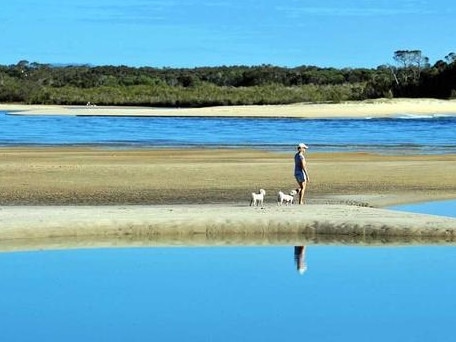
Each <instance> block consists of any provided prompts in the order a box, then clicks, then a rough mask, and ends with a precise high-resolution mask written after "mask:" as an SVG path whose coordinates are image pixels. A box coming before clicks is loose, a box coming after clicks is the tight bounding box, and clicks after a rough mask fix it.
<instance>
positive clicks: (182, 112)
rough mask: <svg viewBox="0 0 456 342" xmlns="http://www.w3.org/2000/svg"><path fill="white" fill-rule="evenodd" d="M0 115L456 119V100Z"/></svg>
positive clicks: (15, 110)
mask: <svg viewBox="0 0 456 342" xmlns="http://www.w3.org/2000/svg"><path fill="white" fill-rule="evenodd" d="M0 111H5V112H8V113H9V114H12V115H62V116H144V117H148V116H152V117H153V116H156V117H160V116H165V117H173V116H175V117H177V116H186V117H198V116H199V117H270V118H281V117H283V118H286V117H288V118H365V117H396V116H402V115H456V100H437V99H405V98H401V99H377V100H368V101H360V102H355V101H354V102H343V103H331V104H310V103H298V104H290V105H263V106H260V105H253V106H217V107H203V108H157V107H120V106H60V105H23V104H0Z"/></svg>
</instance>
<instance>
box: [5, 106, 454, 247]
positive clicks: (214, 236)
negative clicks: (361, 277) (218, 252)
mask: <svg viewBox="0 0 456 342" xmlns="http://www.w3.org/2000/svg"><path fill="white" fill-rule="evenodd" d="M0 111H8V112H10V113H12V112H14V113H15V114H21V115H24V114H26V115H43V114H46V115H134V116H142V115H144V116H154V115H155V116H163V115H166V116H191V115H194V116H253V117H255V116H262V117H309V118H310V117H312V118H314V117H369V116H371V117H375V116H377V117H378V116H395V115H404V114H410V115H439V114H453V115H454V114H455V113H456V101H441V100H433V99H416V100H415V99H414V100H410V99H395V100H378V101H366V102H359V103H355V102H350V103H342V104H320V105H315V104H296V105H287V106H235V107H211V108H199V109H157V108H136V107H135V108H125V107H122V108H118V107H86V106H68V107H67V106H65V107H63V106H25V105H0ZM293 153H294V151H290V153H289V154H280V153H269V152H265V151H250V150H190V149H189V150H184V151H182V150H180V151H177V150H128V151H122V150H101V149H95V148H29V147H18V148H2V149H0V175H1V184H0V185H1V191H0V206H1V207H0V250H24V249H36V248H71V247H88V246H94V247H95V246H118V245H122V246H125V245H151V244H152V245H156V244H183V243H185V244H188V243H195V244H198V245H201V244H246V243H253V244H277V243H282V244H291V243H293V244H296V243H312V242H315V241H322V240H324V241H335V240H334V238H333V236H338V238H337V241H340V240H342V241H349V242H358V243H366V242H374V243H379V242H385V241H386V242H391V241H392V240H391V239H393V238H394V239H397V238H400V239H401V240H400V241H403V242H404V241H408V242H410V241H412V242H418V243H421V242H422V241H427V242H429V241H431V240H429V239H434V240H432V241H437V242H442V241H444V242H451V241H454V239H455V238H456V219H450V218H442V217H437V216H428V215H418V214H405V213H396V212H393V211H391V210H386V209H381V207H385V206H388V205H393V204H401V203H410V202H419V201H428V200H438V199H454V198H456V155H438V156H432V155H422V156H385V155H373V154H365V153H335V154H331V153H328V154H313V153H310V154H309V155H308V162H309V169H310V172H311V175H312V182H311V183H310V184H309V186H308V191H307V204H306V205H304V206H298V205H294V206H290V207H278V206H277V204H276V193H277V192H278V191H279V190H282V191H289V190H291V189H293V188H295V187H296V184H295V181H294V179H293V177H292V155H293ZM176 156H178V157H176ZM259 188H264V189H266V192H267V194H266V201H265V206H264V208H251V207H249V206H248V204H249V199H250V193H251V192H252V191H257V190H258V189H259ZM322 236H325V237H326V238H322ZM423 239H424V240H423ZM189 241H190V242H189ZM427 242H426V243H427Z"/></svg>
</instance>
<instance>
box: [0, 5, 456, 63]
mask: <svg viewBox="0 0 456 342" xmlns="http://www.w3.org/2000/svg"><path fill="white" fill-rule="evenodd" d="M5 2H6V3H2V6H1V11H0V32H2V34H1V39H0V41H1V50H0V51H1V52H0V64H3V65H9V64H16V63H17V62H18V61H20V60H27V61H29V62H38V63H88V64H92V65H128V66H153V67H197V66H219V65H259V64H272V65H277V66H286V67H293V66H299V65H317V66H322V67H336V68H342V67H376V66H378V65H382V64H387V63H391V64H393V63H394V61H393V59H392V56H393V53H394V51H396V50H406V49H409V50H415V49H417V50H421V51H422V52H423V55H424V56H427V57H429V59H430V62H431V63H434V62H436V61H437V60H439V59H443V58H444V57H445V56H446V55H447V54H448V53H449V52H456V39H455V38H454V37H456V25H455V24H454V18H455V15H456V2H455V1H454V0H262V1H258V0H211V1H209V0H128V1H127V0H40V1H37V0H6V1H5Z"/></svg>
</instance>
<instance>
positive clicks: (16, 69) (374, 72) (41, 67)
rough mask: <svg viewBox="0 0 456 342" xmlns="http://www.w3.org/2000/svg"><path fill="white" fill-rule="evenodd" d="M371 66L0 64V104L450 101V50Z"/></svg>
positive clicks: (453, 89) (407, 53)
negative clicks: (432, 58) (434, 58)
mask: <svg viewBox="0 0 456 342" xmlns="http://www.w3.org/2000/svg"><path fill="white" fill-rule="evenodd" d="M393 60H394V61H395V64H394V65H381V66H378V67H377V68H372V69H367V68H343V69H336V68H320V67H316V66H299V67H294V68H285V67H277V66H272V65H260V66H220V67H199V68H192V69H190V68H152V67H141V68H134V67H127V66H89V65H70V66H55V65H49V64H39V63H30V62H28V61H20V62H19V63H17V64H16V65H8V66H2V65H0V102H3V103H12V102H19V103H27V104H61V105H70V104H73V105H83V104H86V103H88V102H91V103H94V104H97V105H119V106H127V105H128V106H166V107H202V106H215V105H251V104H288V103H297V102H340V101H348V100H366V99H374V98H382V97H388V98H392V97H434V98H442V99H448V98H456V54H454V53H450V54H448V55H447V56H446V57H445V60H440V61H438V62H437V63H435V64H434V65H432V66H431V65H430V64H429V62H428V59H427V58H426V57H424V56H423V55H422V53H421V51H420V50H400V51H396V52H394V56H393Z"/></svg>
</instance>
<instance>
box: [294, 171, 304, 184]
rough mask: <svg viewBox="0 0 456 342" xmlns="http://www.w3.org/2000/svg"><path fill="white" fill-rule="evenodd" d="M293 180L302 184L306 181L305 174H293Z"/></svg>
mask: <svg viewBox="0 0 456 342" xmlns="http://www.w3.org/2000/svg"><path fill="white" fill-rule="evenodd" d="M295 178H296V181H297V182H298V183H304V182H305V181H306V180H307V177H306V174H305V173H295Z"/></svg>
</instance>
